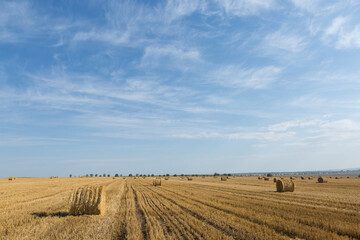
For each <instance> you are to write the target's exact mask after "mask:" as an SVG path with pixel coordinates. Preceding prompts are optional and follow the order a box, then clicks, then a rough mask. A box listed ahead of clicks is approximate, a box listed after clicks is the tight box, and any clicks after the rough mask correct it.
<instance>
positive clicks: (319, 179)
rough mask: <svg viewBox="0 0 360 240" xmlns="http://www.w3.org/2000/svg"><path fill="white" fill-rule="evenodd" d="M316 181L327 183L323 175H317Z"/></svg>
mask: <svg viewBox="0 0 360 240" xmlns="http://www.w3.org/2000/svg"><path fill="white" fill-rule="evenodd" d="M318 183H327V181H325V179H324V178H323V177H321V176H320V177H318Z"/></svg>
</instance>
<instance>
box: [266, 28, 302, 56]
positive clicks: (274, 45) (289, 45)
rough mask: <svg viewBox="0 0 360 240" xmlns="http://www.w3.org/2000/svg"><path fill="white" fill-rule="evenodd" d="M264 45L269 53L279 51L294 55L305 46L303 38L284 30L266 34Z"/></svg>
mask: <svg viewBox="0 0 360 240" xmlns="http://www.w3.org/2000/svg"><path fill="white" fill-rule="evenodd" d="M264 43H265V47H266V49H267V50H268V51H269V52H272V51H274V50H275V51H277V50H279V49H280V50H284V51H289V52H294V53H297V52H301V51H302V50H303V49H304V48H305V46H306V44H307V43H306V41H305V38H304V37H302V36H299V35H296V34H291V33H288V31H284V30H279V31H277V32H275V33H271V34H268V35H267V36H266V37H265V39H264Z"/></svg>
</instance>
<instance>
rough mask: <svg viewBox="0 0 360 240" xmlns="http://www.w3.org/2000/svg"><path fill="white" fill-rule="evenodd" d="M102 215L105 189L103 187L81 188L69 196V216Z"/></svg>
mask: <svg viewBox="0 0 360 240" xmlns="http://www.w3.org/2000/svg"><path fill="white" fill-rule="evenodd" d="M84 214H87V215H104V214H105V189H104V187H103V186H83V187H79V188H77V189H75V190H74V191H73V193H72V194H71V196H70V210H69V215H73V216H80V215H84Z"/></svg>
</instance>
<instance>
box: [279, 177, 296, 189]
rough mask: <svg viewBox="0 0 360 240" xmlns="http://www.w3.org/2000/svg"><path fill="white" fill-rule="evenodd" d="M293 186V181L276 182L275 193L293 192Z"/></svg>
mask: <svg viewBox="0 0 360 240" xmlns="http://www.w3.org/2000/svg"><path fill="white" fill-rule="evenodd" d="M294 190H295V184H294V182H293V181H291V180H288V179H283V180H277V181H276V191H278V192H294Z"/></svg>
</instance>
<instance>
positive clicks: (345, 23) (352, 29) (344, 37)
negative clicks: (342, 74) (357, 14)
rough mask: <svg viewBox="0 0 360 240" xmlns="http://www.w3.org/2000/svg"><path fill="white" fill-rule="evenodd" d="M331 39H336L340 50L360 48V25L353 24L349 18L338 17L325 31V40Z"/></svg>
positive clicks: (335, 41)
mask: <svg viewBox="0 0 360 240" xmlns="http://www.w3.org/2000/svg"><path fill="white" fill-rule="evenodd" d="M329 37H332V38H334V44H335V46H336V48H338V49H347V48H360V24H352V21H351V19H349V18H348V17H343V16H339V17H336V18H334V19H333V21H332V23H331V25H330V26H328V27H327V28H326V29H325V38H329Z"/></svg>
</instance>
